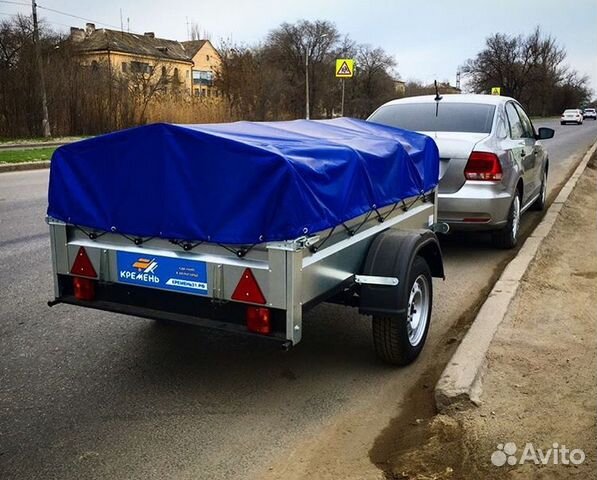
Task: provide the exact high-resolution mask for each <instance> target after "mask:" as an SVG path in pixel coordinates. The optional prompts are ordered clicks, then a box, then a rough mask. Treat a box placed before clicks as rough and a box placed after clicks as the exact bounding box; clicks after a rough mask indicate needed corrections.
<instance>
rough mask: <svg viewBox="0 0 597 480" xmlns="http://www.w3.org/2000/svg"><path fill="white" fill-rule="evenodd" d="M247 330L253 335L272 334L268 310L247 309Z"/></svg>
mask: <svg viewBox="0 0 597 480" xmlns="http://www.w3.org/2000/svg"><path fill="white" fill-rule="evenodd" d="M247 329H248V330H249V331H250V332H253V333H260V334H262V335H269V334H270V333H271V332H272V324H271V312H270V309H269V308H265V307H247Z"/></svg>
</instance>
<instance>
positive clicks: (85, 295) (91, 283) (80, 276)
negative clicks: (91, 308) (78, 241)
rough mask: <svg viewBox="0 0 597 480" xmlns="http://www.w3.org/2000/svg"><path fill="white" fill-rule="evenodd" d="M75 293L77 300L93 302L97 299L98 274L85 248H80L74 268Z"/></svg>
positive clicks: (72, 273) (71, 271)
mask: <svg viewBox="0 0 597 480" xmlns="http://www.w3.org/2000/svg"><path fill="white" fill-rule="evenodd" d="M70 273H71V275H74V276H73V292H74V294H75V298H76V299H77V300H93V299H94V298H95V280H94V279H95V278H97V273H96V271H95V268H93V263H91V260H90V259H89V256H88V255H87V252H86V251H85V249H84V248H83V247H81V248H79V251H78V252H77V256H76V257H75V261H74V263H73V266H72V267H71V269H70Z"/></svg>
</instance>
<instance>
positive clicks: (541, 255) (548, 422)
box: [389, 156, 597, 479]
mask: <svg viewBox="0 0 597 480" xmlns="http://www.w3.org/2000/svg"><path fill="white" fill-rule="evenodd" d="M596 165H597V162H596V157H595V156H593V159H592V161H591V162H590V163H589V166H588V168H587V169H586V170H585V173H584V174H583V176H582V177H581V178H580V180H579V182H578V184H577V186H576V188H575V189H574V191H573V192H572V194H571V196H570V198H569V201H568V202H567V203H566V204H565V205H564V206H563V207H562V209H561V211H560V213H559V215H558V217H557V220H556V221H555V224H554V227H553V229H552V230H551V231H550V232H549V234H548V235H547V237H546V240H545V241H544V242H543V243H542V245H541V246H540V248H539V251H538V253H537V256H536V257H535V259H534V260H533V261H532V263H531V266H530V268H529V270H528V271H527V273H526V275H525V276H524V278H523V281H522V283H521V287H520V288H519V290H518V293H517V296H516V298H515V299H514V301H513V303H512V304H511V305H510V308H509V309H508V315H507V316H506V318H505V320H504V321H503V322H502V324H501V325H500V327H499V328H498V331H497V333H496V335H495V337H494V339H493V342H492V343H491V347H490V349H489V352H488V369H487V373H486V375H485V378H484V389H483V393H482V394H481V397H480V401H481V405H480V407H479V408H476V409H468V410H465V411H458V410H451V411H450V413H449V415H437V416H435V417H433V418H432V419H431V420H430V421H425V422H422V423H421V424H420V425H415V426H414V427H413V428H412V432H411V433H410V434H408V435H407V437H408V438H405V439H404V440H405V442H404V444H403V445H402V446H401V447H400V449H399V450H398V451H396V452H394V454H393V455H392V457H391V459H390V465H391V468H390V469H389V470H390V472H391V473H392V474H393V477H392V478H409V479H423V478H434V479H442V478H458V479H477V478H488V479H493V478H496V479H497V478H530V477H534V476H536V475H539V474H540V475H541V476H542V477H541V478H551V479H559V478H562V479H563V478H582V479H586V478H595V462H596V460H597V452H596V449H595V444H594V439H595V437H596V436H597V427H596V425H595V411H596V410H597V379H596V375H597V326H596V324H597V313H596V312H597V308H596V307H597V305H596V303H597V301H596V300H595V296H594V282H595V278H597V219H596V218H595V211H597V192H596V188H595V185H596V183H597V170H596V168H597V166H596ZM529 443H530V444H532V445H533V448H534V449H535V450H536V449H542V451H544V452H546V451H547V450H548V449H550V448H553V446H554V445H555V444H557V445H558V448H559V447H561V446H563V445H565V446H566V447H567V448H569V449H581V450H582V451H583V452H584V454H585V455H586V459H585V461H584V462H583V463H582V464H579V465H572V464H569V465H562V462H561V461H560V462H559V463H558V464H554V460H553V456H552V459H551V461H550V460H548V461H547V464H546V465H536V464H535V463H534V462H533V461H532V460H528V461H526V462H524V464H519V463H517V464H515V465H508V464H506V465H503V466H496V465H494V464H493V463H492V454H494V453H495V452H503V449H504V446H505V445H506V444H510V445H509V448H512V444H514V445H515V446H516V451H515V452H514V455H513V456H514V457H515V459H516V460H517V461H518V462H519V461H520V459H521V456H522V452H523V450H524V451H527V452H529V450H525V449H526V448H527V444H529ZM500 446H501V447H502V448H501V449H500V448H499V447H500ZM552 453H553V452H552ZM495 455H496V456H494V459H498V460H499V459H501V458H502V457H503V456H502V455H501V453H497V454H495ZM504 458H507V457H504ZM560 460H561V458H560ZM512 461H514V460H512ZM497 463H499V461H498V462H497Z"/></svg>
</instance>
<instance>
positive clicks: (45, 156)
mask: <svg viewBox="0 0 597 480" xmlns="http://www.w3.org/2000/svg"><path fill="white" fill-rule="evenodd" d="M54 150H56V147H48V148H28V149H26V150H4V151H0V164H1V163H24V162H39V161H42V160H50V158H51V157H52V153H54Z"/></svg>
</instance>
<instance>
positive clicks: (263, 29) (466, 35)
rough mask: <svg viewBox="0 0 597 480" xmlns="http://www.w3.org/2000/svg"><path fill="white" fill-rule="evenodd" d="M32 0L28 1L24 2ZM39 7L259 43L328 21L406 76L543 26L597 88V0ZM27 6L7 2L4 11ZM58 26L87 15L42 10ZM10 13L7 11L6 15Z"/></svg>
mask: <svg viewBox="0 0 597 480" xmlns="http://www.w3.org/2000/svg"><path fill="white" fill-rule="evenodd" d="M16 1H25V0H16ZM38 1H39V5H41V6H46V7H49V8H53V9H56V10H60V11H64V12H67V13H71V14H74V15H79V16H81V17H87V18H91V19H93V20H96V23H97V24H98V25H97V26H98V27H99V26H101V25H100V24H99V22H105V23H107V24H111V25H115V26H117V27H118V26H119V25H120V11H121V9H122V16H123V19H124V25H125V28H126V24H127V18H129V19H130V29H131V31H135V32H144V31H154V32H155V33H156V36H160V37H164V38H173V39H178V40H185V39H186V37H187V19H188V22H193V23H196V24H198V25H199V27H200V28H201V30H202V31H207V32H208V33H209V35H210V38H211V39H212V40H213V41H214V43H215V44H216V45H217V43H218V40H219V39H221V38H230V37H231V38H232V39H233V40H234V41H235V42H244V43H249V44H251V43H254V42H258V41H260V40H262V39H263V38H264V37H265V35H266V34H267V32H268V31H269V30H271V29H272V28H275V27H276V26H277V25H279V24H280V23H281V22H294V21H296V20H299V19H303V18H304V19H325V20H330V21H332V22H334V23H335V24H336V26H337V27H338V29H339V30H340V31H341V32H342V33H344V34H349V35H350V36H351V37H352V38H353V39H354V40H355V41H357V42H359V43H369V44H371V45H374V46H381V47H383V48H384V49H385V50H387V51H388V52H389V53H391V54H393V55H394V56H395V58H396V60H397V62H398V72H399V73H400V76H401V77H402V78H403V79H405V80H408V79H420V80H423V81H425V82H429V81H433V80H434V79H438V80H449V81H450V83H454V81H455V75H456V70H457V68H458V66H459V65H461V64H462V63H463V62H464V61H465V60H466V59H467V58H470V57H473V56H474V55H475V54H476V53H477V52H478V51H479V50H480V49H481V48H482V47H483V44H484V39H485V37H486V36H487V35H489V34H491V33H494V32H505V33H512V34H520V33H523V34H524V33H528V32H530V31H531V30H532V29H533V28H534V27H535V26H536V25H539V26H541V28H542V29H543V31H544V32H548V33H551V34H552V35H554V36H555V37H556V38H557V40H558V41H559V43H560V45H562V46H564V47H565V48H566V50H567V52H568V63H569V64H570V65H571V66H572V67H573V68H575V69H577V70H578V71H579V72H581V73H582V74H586V75H589V76H590V77H591V86H592V88H593V89H594V90H595V91H596V92H597V0H502V1H499V0H496V1H488V0H452V1H449V2H448V1H440V0H425V1H420V0H419V1H417V0H409V1H404V0H393V1H392V0H369V1H365V0H299V1H289V0H286V1H285V0H246V1H243V0H209V1H200V0H168V1H160V0H153V1H133V0H101V1H99V0H93V1H81V0H38ZM16 11H23V12H25V11H27V8H26V7H24V6H17V5H11V4H6V3H0V12H2V14H6V13H13V12H16ZM40 13H41V15H42V16H43V17H44V18H46V19H47V20H48V21H50V22H54V24H53V26H54V27H55V28H66V27H67V26H70V25H77V26H83V24H84V23H85V21H84V20H77V19H74V18H70V17H66V16H63V15H59V14H56V13H53V12H49V11H47V10H40ZM3 16H4V15H3Z"/></svg>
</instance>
